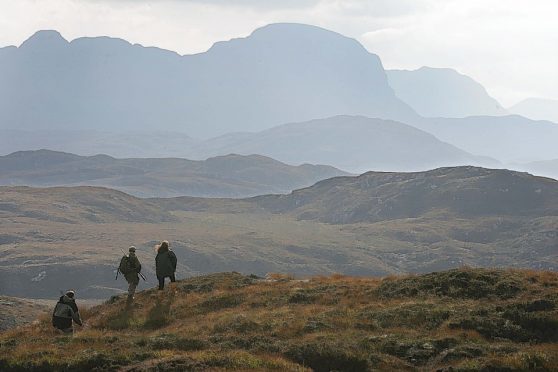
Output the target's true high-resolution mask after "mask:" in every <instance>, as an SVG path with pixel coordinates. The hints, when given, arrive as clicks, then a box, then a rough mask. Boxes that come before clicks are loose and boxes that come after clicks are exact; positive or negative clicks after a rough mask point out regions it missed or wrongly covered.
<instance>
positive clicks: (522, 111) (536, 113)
mask: <svg viewBox="0 0 558 372" xmlns="http://www.w3.org/2000/svg"><path fill="white" fill-rule="evenodd" d="M508 111H509V112H512V113H514V114H518V115H521V116H525V117H527V118H530V119H534V120H550V121H552V122H554V123H558V100H555V99H544V98H527V99H526V100H523V101H521V102H519V103H517V104H515V105H513V106H512V107H510V108H509V109H508Z"/></svg>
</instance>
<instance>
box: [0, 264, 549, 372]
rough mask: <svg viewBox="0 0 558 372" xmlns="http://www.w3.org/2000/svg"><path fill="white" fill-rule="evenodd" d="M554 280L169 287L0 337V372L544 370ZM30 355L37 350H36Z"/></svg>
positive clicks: (487, 272) (462, 276)
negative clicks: (60, 331) (65, 324)
mask: <svg viewBox="0 0 558 372" xmlns="http://www.w3.org/2000/svg"><path fill="white" fill-rule="evenodd" d="M557 288H558V274H556V273H551V272H540V271H519V270H494V269H459V270H451V271H445V272H437V273H431V274H426V275H421V276H407V277H394V276H392V277H387V278H384V279H376V278H351V277H344V276H341V275H335V276H331V277H314V278H309V279H307V280H293V279H290V278H289V277H285V276H280V275H275V276H273V277H271V278H269V279H267V280H265V279H260V278H257V277H255V276H242V275H240V274H237V273H225V274H213V275H208V276H202V277H194V278H190V279H187V280H183V281H179V282H178V283H176V286H174V287H171V288H167V289H166V290H165V292H163V293H160V292H157V291H155V290H153V289H150V290H147V291H144V292H142V293H139V294H138V295H137V296H136V301H135V302H136V303H135V306H134V307H133V308H131V309H128V310H126V309H125V305H124V302H125V300H124V298H123V297H119V298H111V300H109V301H108V302H107V303H105V304H103V305H99V306H97V307H94V308H91V309H89V310H87V311H85V310H82V313H83V314H82V316H83V318H84V319H85V324H86V325H85V327H83V329H82V328H78V329H77V331H76V334H75V335H74V337H64V336H56V335H55V334H54V332H53V331H52V328H51V326H50V324H49V315H45V316H44V317H42V318H41V320H40V322H39V323H38V324H35V325H32V326H27V327H23V328H19V329H15V330H12V331H8V332H5V333H2V334H0V369H1V370H3V371H20V370H39V369H40V370H41V371H51V370H52V371H54V370H57V371H65V370H86V369H91V368H97V369H100V370H113V369H118V368H122V370H124V371H160V370H177V371H178V370H196V371H201V370H211V371H219V370H230V369H235V370H280V371H311V370H313V371H330V370H343V371H369V370H370V371H371V370H374V371H376V370H381V371H393V370H409V371H411V370H438V371H471V370H486V371H495V370H506V371H507V370H531V369H533V370H552V369H553V368H554V367H555V366H556V365H557V364H558V338H557V335H558V312H557V308H558V297H557V295H556V293H557ZM38 350H40V352H37V351H38Z"/></svg>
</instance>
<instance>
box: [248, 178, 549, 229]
mask: <svg viewBox="0 0 558 372" xmlns="http://www.w3.org/2000/svg"><path fill="white" fill-rule="evenodd" d="M252 200H254V201H255V202H256V203H257V204H258V205H260V206H262V207H264V208H266V209H268V210H270V211H273V212H275V213H292V214H295V215H296V216H297V217H298V218H301V219H316V220H319V221H323V222H328V223H359V222H378V221H386V220H395V219H402V218H418V217H424V216H428V215H433V216H436V215H440V214H443V215H446V216H448V217H451V218H459V217H462V218H475V217H487V216H502V217H504V216H514V217H527V216H558V181H556V180H553V179H549V178H543V177H534V176H532V175H530V174H528V173H519V172H514V171H509V170H506V169H501V170H500V169H485V168H476V167H451V168H440V169H435V170H432V171H426V172H415V173H393V172H385V173H381V172H369V173H365V174H363V175H361V176H358V177H337V178H332V179H329V180H324V181H321V182H318V183H317V184H316V185H314V186H312V187H309V188H306V189H301V190H295V191H294V192H292V193H291V194H288V195H269V196H259V197H255V198H254V199H252Z"/></svg>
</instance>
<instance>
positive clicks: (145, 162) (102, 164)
mask: <svg viewBox="0 0 558 372" xmlns="http://www.w3.org/2000/svg"><path fill="white" fill-rule="evenodd" d="M346 174H347V173H345V172H343V171H340V170H338V169H335V168H333V167H329V166H319V165H310V164H304V165H300V166H296V167H295V166H290V165H287V164H283V163H281V162H278V161H275V160H273V159H270V158H267V157H264V156H259V155H247V156H240V155H232V154H231V155H227V156H219V157H214V158H210V159H207V160H205V161H192V160H186V159H177V158H166V159H164V158H158V159H115V158H112V157H109V156H106V155H96V156H87V157H84V156H78V155H74V154H68V153H62V152H55V151H48V150H40V151H21V152H16V153H13V154H10V155H7V156H2V157H0V185H25V186H36V187H51V186H81V185H89V186H103V187H109V188H113V189H117V190H120V191H124V192H127V193H129V194H132V195H135V196H140V197H173V196H183V195H189V196H203V197H247V196H254V195H261V194H270V193H287V192H290V191H292V190H294V189H297V188H301V187H306V186H310V185H312V184H314V183H316V182H317V181H319V180H322V179H326V178H330V177H334V176H340V175H346Z"/></svg>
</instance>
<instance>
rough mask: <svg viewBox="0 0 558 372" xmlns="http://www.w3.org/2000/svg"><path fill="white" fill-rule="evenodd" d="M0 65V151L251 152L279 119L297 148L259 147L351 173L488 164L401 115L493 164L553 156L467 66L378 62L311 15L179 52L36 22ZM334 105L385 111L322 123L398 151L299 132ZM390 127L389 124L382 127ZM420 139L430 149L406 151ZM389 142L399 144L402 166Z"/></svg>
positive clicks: (548, 140)
mask: <svg viewBox="0 0 558 372" xmlns="http://www.w3.org/2000/svg"><path fill="white" fill-rule="evenodd" d="M0 66H1V67H0V81H1V82H2V84H0V123H1V124H0V145H1V146H0V147H1V150H0V151H2V154H8V153H11V152H14V151H19V150H36V149H39V148H49V149H52V150H58V151H65V152H71V153H76V154H80V155H94V154H97V153H105V154H108V155H110V156H115V157H184V158H189V159H205V158H206V157H208V156H217V155H227V154H229V153H231V152H237V153H242V154H245V155H246V154H252V153H258V152H257V151H251V152H248V153H244V152H242V151H243V150H248V149H266V148H269V147H270V146H269V141H272V142H273V141H275V138H273V136H274V135H277V136H278V138H277V141H278V143H281V141H282V140H283V138H284V132H285V131H286V130H287V129H288V130H293V129H294V128H293V126H292V125H289V126H284V125H283V124H285V123H303V124H304V123H306V124H305V126H306V127H305V128H303V127H304V125H302V126H301V129H300V130H301V131H302V132H301V133H300V137H303V138H299V137H296V140H297V141H300V143H302V145H301V146H306V148H304V150H305V151H304V152H302V153H301V151H296V152H293V153H292V154H284V152H287V150H286V149H282V148H279V149H278V148H277V146H275V149H274V150H273V151H271V150H270V151H269V153H260V154H261V155H267V156H272V157H274V158H277V159H278V160H280V161H286V162H289V163H293V164H300V163H302V162H306V161H310V160H309V159H312V160H311V161H312V162H313V163H318V164H331V165H334V166H338V167H341V168H343V169H346V170H348V171H353V172H354V171H358V172H361V171H365V170H370V169H374V170H392V171H408V170H424V169H427V168H430V169H431V168H434V167H438V166H450V165H463V164H469V165H484V166H496V164H495V163H486V162H484V163H483V162H478V161H473V160H471V159H470V158H467V159H466V160H464V159H463V154H462V155H461V156H456V154H455V151H450V153H447V151H442V152H437V153H433V152H432V151H433V150H432V148H433V146H434V144H433V141H434V140H433V139H432V138H427V137H425V135H424V134H418V133H414V134H413V133H411V131H410V130H408V129H403V127H402V126H401V125H404V124H407V125H411V126H414V127H415V128H418V129H420V130H422V131H424V132H427V133H430V134H432V135H433V136H435V137H436V138H437V139H439V140H441V141H443V142H445V143H447V144H450V145H452V146H454V147H457V148H458V149H460V150H462V151H464V152H467V153H469V154H473V155H475V156H483V157H490V158H493V159H496V160H497V161H500V162H502V163H513V162H522V163H524V162H531V161H540V160H547V159H555V158H558V150H556V149H557V147H556V146H555V145H554V139H555V138H557V137H558V129H557V128H558V125H555V124H554V123H551V122H542V121H541V122H537V121H535V120H531V119H527V118H525V117H520V116H516V115H507V116H505V114H506V110H504V109H502V107H501V106H500V105H499V104H498V102H496V101H495V100H494V99H493V98H492V97H490V96H489V95H488V94H487V92H486V90H485V89H484V88H483V87H482V86H481V85H480V84H479V83H477V82H475V81H474V80H472V79H471V78H469V77H467V76H464V75H461V74H459V73H457V72H456V71H454V70H451V69H434V68H427V67H425V68H421V69H418V70H416V71H396V70H392V71H387V74H386V71H384V69H383V66H382V64H381V62H380V60H379V58H378V56H376V55H374V54H372V53H369V52H368V51H367V50H366V49H365V48H364V47H363V46H362V45H361V44H359V43H358V42H357V41H356V40H354V39H351V38H347V37H345V36H342V35H340V34H337V33H335V32H332V31H328V30H324V29H321V28H319V27H314V26H308V25H301V24H273V25H268V26H264V27H262V28H259V29H257V30H255V31H254V32H253V33H252V34H251V35H249V36H247V37H245V38H238V39H233V40H229V41H224V42H218V43H216V44H215V45H214V46H213V47H212V48H210V49H209V50H208V51H207V52H204V53H199V54H195V55H185V56H180V55H178V54H176V53H174V52H170V51H166V50H162V49H158V48H145V47H142V46H140V45H132V44H130V43H128V42H127V41H125V40H121V39H114V38H108V37H95V38H78V39H75V40H73V41H71V42H68V41H66V40H65V39H64V38H63V37H62V36H61V35H60V34H59V33H57V32H55V31H40V32H38V33H36V34H35V35H33V36H32V37H31V38H29V39H28V40H27V41H25V42H24V43H23V44H22V45H21V46H19V47H6V48H2V49H0ZM531 106H532V105H531ZM544 106H545V107H550V106H552V103H550V104H547V103H545V104H544ZM537 107H538V106H537ZM413 108H414V109H415V110H416V111H418V112H419V113H421V114H422V115H425V116H436V117H438V116H448V117H453V118H449V119H448V118H423V117H421V116H419V115H418V114H417V113H416V112H415V110H413ZM545 110H546V109H545ZM527 111H529V110H527ZM527 111H521V110H520V109H519V108H517V110H516V109H511V110H510V112H520V113H523V112H527ZM532 111H533V110H530V112H532ZM547 111H548V110H546V111H544V112H547ZM541 112H542V111H541ZM341 115H347V116H365V117H369V118H376V119H372V120H380V119H383V120H386V119H389V120H393V121H389V120H386V122H385V123H383V124H382V125H380V122H379V121H376V122H375V123H372V122H370V124H371V125H370V128H367V129H366V130H355V128H354V127H352V128H351V127H350V126H348V127H347V132H346V133H345V132H342V131H341V128H336V130H335V131H334V132H331V131H330V135H331V136H333V137H335V136H341V138H343V139H344V141H348V142H354V143H356V144H357V145H358V146H361V145H362V144H361V142H362V141H363V139H365V138H368V139H369V140H370V141H371V143H372V144H373V145H372V146H369V147H370V148H373V147H374V146H377V145H378V143H376V142H377V141H378V139H381V140H384V139H385V140H386V142H388V143H393V146H390V148H389V149H391V150H393V152H395V155H396V156H395V157H391V156H389V157H388V156H387V155H386V156H378V154H374V153H370V152H366V151H357V152H358V155H356V156H353V157H351V156H350V155H349V153H348V152H346V151H345V149H344V148H343V147H342V146H340V145H339V144H337V143H332V141H331V139H330V140H329V141H328V140H327V139H325V138H324V136H327V135H328V134H327V133H326V132H327V131H326V132H324V133H321V132H320V131H319V130H318V131H317V132H315V131H309V130H308V124H307V123H308V121H311V120H315V119H323V118H331V119H328V120H339V119H338V118H339V117H340V116H341ZM488 115H502V116H488ZM526 115H528V116H530V117H535V116H533V115H532V114H531V113H526ZM545 115H546V114H545ZM545 115H543V116H542V117H547V116H545ZM539 117H541V116H537V118H539ZM394 122H397V123H399V124H395V123H394ZM402 123H404V124H402ZM384 124H385V125H384ZM386 125H392V126H393V127H394V128H393V129H392V131H391V132H389V130H388V129H386V128H385V126H386ZM380 127H381V128H380ZM271 128H273V129H271ZM268 130H269V131H268ZM237 132H242V134H240V135H239V134H238V133H237ZM245 132H250V135H248V134H246V133H245ZM293 135H294V134H293V133H291V134H290V135H289V136H293ZM399 136H400V138H398V137H399ZM214 137H217V138H214ZM208 138H211V139H209V140H207V139H208ZM314 138H315V139H314ZM291 139H292V138H291ZM260 140H261V142H259V141H260ZM313 141H315V145H314V142H313ZM375 141H376V142H375ZM419 142H420V143H422V145H423V147H424V148H420V150H421V151H425V153H426V154H429V153H432V154H433V157H434V158H436V161H433V162H430V161H426V160H427V158H428V157H425V159H423V157H422V155H420V154H417V153H412V152H410V151H409V152H408V148H410V149H413V148H415V147H416V146H418V145H417V143H419ZM409 143H410V144H411V146H408V144H409ZM295 144H296V142H295ZM380 144H381V142H380ZM331 146H333V149H332V151H331V153H329V149H330V147H331ZM272 147H273V146H272ZM438 147H439V146H438ZM233 148H236V149H238V150H239V151H231V150H230V149H233ZM416 148H417V149H419V147H416ZM446 150H447V149H446ZM454 150H455V149H454ZM398 152H399V153H400V154H407V152H408V157H407V159H405V162H404V163H403V165H402V163H401V160H400V159H399V158H397V155H398ZM451 152H453V154H452V153H451ZM340 153H341V154H340ZM333 154H335V157H336V158H338V157H340V156H341V155H343V161H342V162H341V161H340V162H339V163H330V160H331V159H332V158H334V155H333ZM385 154H387V152H386V153H385ZM274 155H276V156H274ZM401 156H404V155H401ZM363 158H367V159H368V161H367V162H365V161H362V159H363ZM392 158H393V159H395V160H393V161H392V160H391V159H392ZM371 159H378V160H377V161H376V160H375V161H372V160H371ZM380 159H381V160H380ZM415 159H416V160H417V161H416V164H415V163H414V161H415ZM446 159H447V161H446ZM357 163H358V164H357ZM351 164H357V166H355V167H351ZM406 164H408V166H407V165H406ZM424 164H426V165H424Z"/></svg>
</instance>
